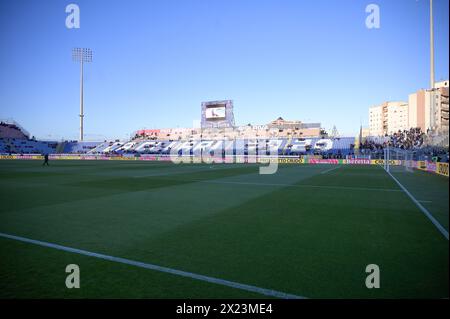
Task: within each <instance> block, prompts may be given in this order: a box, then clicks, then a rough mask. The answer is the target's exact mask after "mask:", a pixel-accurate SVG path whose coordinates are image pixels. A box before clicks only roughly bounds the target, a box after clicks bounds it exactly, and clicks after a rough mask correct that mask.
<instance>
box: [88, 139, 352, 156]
mask: <svg viewBox="0 0 450 319" xmlns="http://www.w3.org/2000/svg"><path fill="white" fill-rule="evenodd" d="M354 140H355V138H354V137H342V138H326V139H321V138H297V139H289V138H263V139H236V140H227V139H219V140H212V139H202V140H181V141H170V140H153V139H142V138H141V139H137V140H132V141H129V142H127V143H120V142H114V143H113V142H109V143H102V144H100V145H98V146H97V147H96V148H95V149H93V150H92V151H90V153H94V154H95V153H97V154H103V153H116V154H127V153H136V154H169V153H172V154H173V153H177V154H185V155H190V154H197V153H198V154H200V153H201V152H203V153H204V154H206V153H209V154H221V153H222V150H225V152H226V153H227V154H242V155H247V154H259V155H262V154H269V151H270V154H271V155H275V154H279V155H281V154H285V155H301V154H318V153H319V154H330V155H331V154H332V155H338V154H341V155H349V154H351V153H352V152H353V144H354Z"/></svg>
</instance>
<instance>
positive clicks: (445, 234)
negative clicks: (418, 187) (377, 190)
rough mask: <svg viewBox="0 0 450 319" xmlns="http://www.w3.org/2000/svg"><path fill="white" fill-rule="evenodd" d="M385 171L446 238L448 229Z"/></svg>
mask: <svg viewBox="0 0 450 319" xmlns="http://www.w3.org/2000/svg"><path fill="white" fill-rule="evenodd" d="M386 173H388V174H389V176H391V177H392V179H393V180H394V181H395V182H396V183H397V185H398V186H400V188H401V189H402V190H403V191H404V192H405V194H406V195H408V197H409V198H411V200H412V201H413V202H414V204H416V206H417V207H419V209H420V210H421V211H422V213H424V215H425V216H426V217H428V219H429V220H430V221H431V222H432V223H433V225H434V226H436V228H437V229H438V230H439V231H440V232H441V234H442V235H444V237H445V238H446V239H447V240H448V231H447V230H446V229H445V228H444V227H443V226H442V225H441V224H440V223H439V222H438V221H437V219H436V218H434V216H433V215H431V213H430V212H429V211H428V209H426V208H425V207H424V206H423V205H422V204H421V203H420V202H419V201H418V200H417V199H416V198H415V197H414V196H413V195H412V194H411V193H410V192H409V191H408V190H407V189H406V187H405V186H403V185H402V183H400V182H399V181H398V179H396V178H395V177H394V175H392V174H391V172H388V171H386Z"/></svg>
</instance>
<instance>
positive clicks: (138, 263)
mask: <svg viewBox="0 0 450 319" xmlns="http://www.w3.org/2000/svg"><path fill="white" fill-rule="evenodd" d="M0 237H3V238H8V239H12V240H16V241H21V242H24V243H29V244H34V245H38V246H42V247H48V248H53V249H57V250H61V251H66V252H70V253H74V254H79V255H84V256H89V257H94V258H98V259H103V260H108V261H112V262H116V263H121V264H126V265H130V266H135V267H139V268H144V269H150V270H155V271H159V272H163V273H167V274H172V275H175V276H180V277H186V278H190V279H195V280H199V281H204V282H209V283H212V284H216V285H221V286H227V287H231V288H235V289H240V290H245V291H249V292H254V293H258V294H261V295H265V296H269V297H275V298H281V299H305V297H302V296H297V295H293V294H289V293H285V292H282V291H277V290H272V289H266V288H261V287H257V286H252V285H247V284H242V283H238V282H234V281H229V280H225V279H220V278H215V277H210V276H205V275H200V274H195V273H192V272H187V271H183V270H178V269H173V268H168V267H164V266H158V265H154V264H148V263H144V262H141V261H135V260H131V259H126V258H121V257H114V256H109V255H105V254H100V253H95V252H91V251H87V250H83V249H77V248H72V247H67V246H62V245H58V244H53V243H49V242H44V241H40V240H35V239H30V238H25V237H21V236H15V235H10V234H6V233H1V232H0Z"/></svg>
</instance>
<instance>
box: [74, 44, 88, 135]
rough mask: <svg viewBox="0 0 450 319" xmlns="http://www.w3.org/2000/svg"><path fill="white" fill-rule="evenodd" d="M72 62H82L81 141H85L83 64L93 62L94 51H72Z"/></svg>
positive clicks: (86, 49) (76, 49)
mask: <svg viewBox="0 0 450 319" xmlns="http://www.w3.org/2000/svg"><path fill="white" fill-rule="evenodd" d="M72 60H73V61H75V62H80V141H83V118H84V112H83V111H84V110H83V64H84V63H85V62H92V50H91V49H88V48H74V49H72Z"/></svg>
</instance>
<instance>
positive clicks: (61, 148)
mask: <svg viewBox="0 0 450 319" xmlns="http://www.w3.org/2000/svg"><path fill="white" fill-rule="evenodd" d="M65 146H66V142H61V143H58V145H57V146H56V153H57V154H61V153H63V152H64V148H65Z"/></svg>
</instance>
